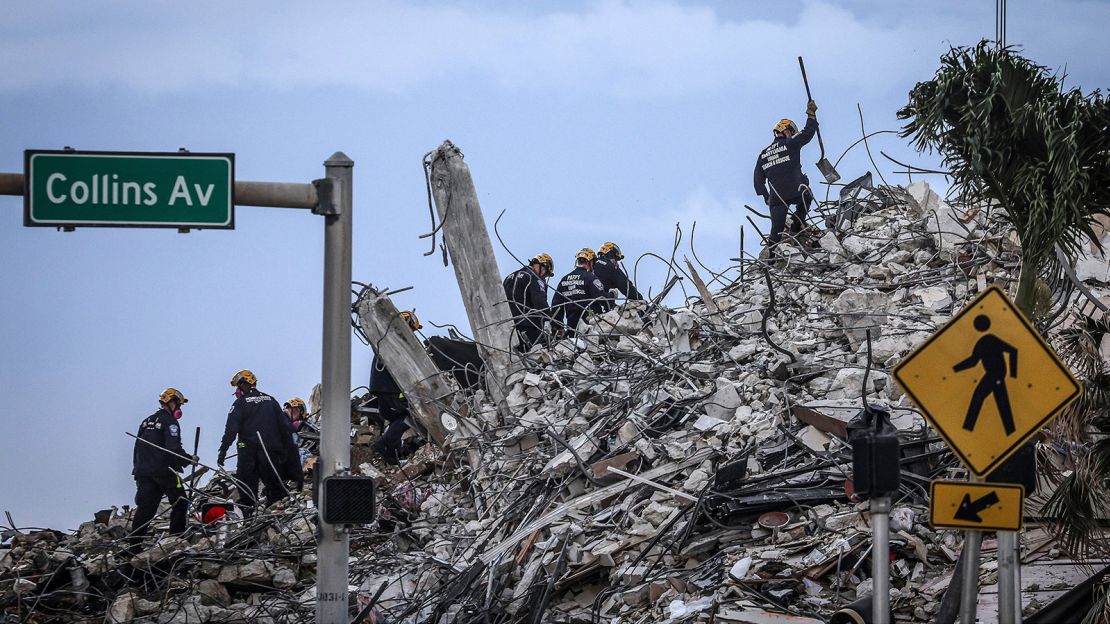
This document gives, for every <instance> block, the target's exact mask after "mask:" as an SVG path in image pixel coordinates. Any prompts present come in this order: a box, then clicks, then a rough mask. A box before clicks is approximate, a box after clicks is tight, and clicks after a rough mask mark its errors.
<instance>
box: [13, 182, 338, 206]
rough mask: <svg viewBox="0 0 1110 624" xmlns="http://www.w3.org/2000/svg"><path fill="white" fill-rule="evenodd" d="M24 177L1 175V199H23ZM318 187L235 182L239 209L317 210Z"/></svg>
mask: <svg viewBox="0 0 1110 624" xmlns="http://www.w3.org/2000/svg"><path fill="white" fill-rule="evenodd" d="M24 191H25V189H24V185H23V174H22V173H0V195H23V193H24ZM316 201H317V200H316V187H314V186H312V185H311V184H302V183H294V182H251V181H248V180H237V181H236V182H235V205H236V206H265V207H268V208H308V209H312V208H315V207H316Z"/></svg>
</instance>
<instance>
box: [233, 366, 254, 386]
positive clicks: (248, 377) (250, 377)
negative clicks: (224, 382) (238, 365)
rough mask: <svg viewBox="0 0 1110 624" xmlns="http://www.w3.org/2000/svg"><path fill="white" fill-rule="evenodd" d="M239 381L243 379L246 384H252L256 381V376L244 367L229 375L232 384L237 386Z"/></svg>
mask: <svg viewBox="0 0 1110 624" xmlns="http://www.w3.org/2000/svg"><path fill="white" fill-rule="evenodd" d="M240 381H245V382H247V385H251V386H253V385H255V384H257V383H258V378H257V377H255V376H254V373H252V372H250V371H249V370H247V369H245V368H244V369H243V370H241V371H239V372H238V373H235V374H234V375H232V376H231V385H232V386H238V385H239V382H240Z"/></svg>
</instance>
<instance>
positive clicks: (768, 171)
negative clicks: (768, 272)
mask: <svg viewBox="0 0 1110 624" xmlns="http://www.w3.org/2000/svg"><path fill="white" fill-rule="evenodd" d="M773 130H774V133H775V140H774V141H773V142H772V143H771V144H770V145H768V146H767V147H766V148H764V149H763V151H762V152H760V154H759V158H757V159H756V162H755V192H756V193H757V194H759V195H761V196H762V197H763V201H764V202H766V203H767V207H768V208H770V209H771V235H770V236H769V237H768V241H769V243H768V247H770V248H771V251H772V252H773V251H774V247H775V245H777V244H778V242H779V240H780V239H781V238H782V232H783V230H785V229H786V217H787V215H788V213H789V211H790V206H791V205H793V206H795V210H794V218H793V219H792V220H791V223H790V231H791V232H793V233H795V234H796V233H798V232H801V231H802V227H803V226H804V225H805V220H806V214H807V213H808V211H809V203H810V202H811V201H813V192H812V191H811V190H810V188H809V178H807V177H806V176H805V174H803V173H802V161H801V154H800V151H801V149H802V146H804V145H805V144H806V143H809V142H810V140H811V139H813V135H814V134H815V133H816V132H817V104H816V103H814V101H813V100H810V101H809V104H808V105H807V106H806V125H805V127H804V128H802V131H801V132H798V126H797V125H796V124H795V123H794V122H793V121H790V120H789V119H783V120H781V121H779V122H778V123H777V124H775V127H774V129H773Z"/></svg>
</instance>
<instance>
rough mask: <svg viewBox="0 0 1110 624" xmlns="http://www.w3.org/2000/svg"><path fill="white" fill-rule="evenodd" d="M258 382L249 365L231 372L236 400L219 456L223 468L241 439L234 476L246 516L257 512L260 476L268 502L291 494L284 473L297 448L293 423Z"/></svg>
mask: <svg viewBox="0 0 1110 624" xmlns="http://www.w3.org/2000/svg"><path fill="white" fill-rule="evenodd" d="M257 383H258V378H257V377H255V376H254V373H252V372H250V371H249V370H246V369H244V370H241V371H239V372H238V373H235V375H233V376H232V378H231V386H232V387H233V388H235V402H234V403H233V404H232V405H231V411H229V412H228V414H227V424H226V425H225V426H224V437H223V441H221V442H220V454H219V456H218V458H217V459H216V463H217V464H219V465H220V467H221V468H222V467H223V465H224V462H225V461H226V460H227V450H228V448H229V447H230V446H231V443H232V442H235V441H236V439H238V444H237V446H236V448H237V449H238V450H237V452H238V459H237V463H236V469H235V479H236V481H237V485H238V487H239V505H240V506H242V508H243V515H244V516H245V517H250V516H251V515H252V514H253V513H254V507H255V505H256V504H257V503H258V501H259V496H258V482H259V480H260V479H261V481H262V484H263V485H264V486H265V487H266V504H267V505H271V504H273V503H274V502H276V501H279V500H281V499H283V498H285V497H286V496H287V495H288V494H289V492H288V490H287V489H286V487H285V484H284V483H283V481H284V478H283V476H286V475H289V468H288V465H287V463H288V460H289V458H290V456H291V455H295V454H296V452H297V450H296V448H295V447H294V446H293V424H292V423H291V422H289V419H288V418H286V416H285V414H284V413H282V411H281V405H280V404H279V403H278V402H277V399H275V398H274V397H272V396H270V395H268V394H265V393H263V392H259V391H258V388H256V387H255V385H256V384H257ZM290 476H291V475H290Z"/></svg>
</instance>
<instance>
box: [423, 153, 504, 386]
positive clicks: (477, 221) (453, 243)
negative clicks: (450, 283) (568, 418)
mask: <svg viewBox="0 0 1110 624" xmlns="http://www.w3.org/2000/svg"><path fill="white" fill-rule="evenodd" d="M431 185H432V196H433V197H434V198H435V204H436V212H437V213H438V214H439V220H440V223H441V224H442V227H443V240H444V242H445V243H446V245H447V250H448V251H450V252H451V264H452V265H453V266H454V267H455V277H456V279H458V282H459V291H460V293H461V294H462V300H463V305H464V306H465V307H466V316H467V318H468V319H469V320H470V329H471V332H472V333H471V335H472V336H473V337H474V340H475V342H477V343H478V348H479V350H480V352H481V354H482V359H483V360H484V361H485V364H486V381H487V384H486V385H487V387H488V388H489V391H490V394H491V395H492V397H493V399H494V401H495V402H496V403H498V404H499V405H502V406H503V405H504V399H505V395H506V390H505V379H506V378H507V377H508V376H509V372H510V370H509V367H510V361H509V342H510V340H511V338H512V331H513V325H512V315H511V314H510V312H509V304H508V302H507V301H505V291H504V288H503V287H502V286H501V271H500V269H498V267H497V258H496V257H495V256H494V254H493V245H492V244H491V243H490V238H489V232H488V230H487V229H486V221H485V218H484V217H483V216H482V207H481V206H480V205H479V204H478V193H477V191H476V190H475V188H474V180H473V178H472V177H471V175H470V167H468V166H467V164H466V163H465V162H463V155H462V152H460V151H459V149H458V148H457V147H455V146H454V145H453V144H452V143H451V142H450V141H444V142H443V144H442V145H440V146H439V147H438V148H437V149H436V150H435V151H434V155H433V156H432V159H431Z"/></svg>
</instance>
